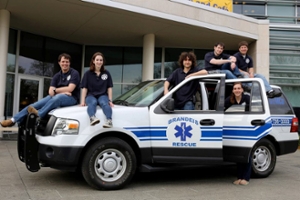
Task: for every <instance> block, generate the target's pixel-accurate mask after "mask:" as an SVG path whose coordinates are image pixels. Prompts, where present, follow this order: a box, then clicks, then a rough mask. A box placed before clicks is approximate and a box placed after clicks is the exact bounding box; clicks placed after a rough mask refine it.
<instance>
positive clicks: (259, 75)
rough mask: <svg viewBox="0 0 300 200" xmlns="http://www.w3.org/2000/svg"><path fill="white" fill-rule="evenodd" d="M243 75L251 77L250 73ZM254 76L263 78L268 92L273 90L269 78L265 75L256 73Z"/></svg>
mask: <svg viewBox="0 0 300 200" xmlns="http://www.w3.org/2000/svg"><path fill="white" fill-rule="evenodd" d="M243 76H244V78H249V76H248V74H243ZM254 78H260V79H261V80H263V82H264V85H265V88H266V91H267V92H268V91H270V90H272V88H271V86H270V84H269V82H268V81H267V79H266V78H265V77H264V76H263V75H261V74H254Z"/></svg>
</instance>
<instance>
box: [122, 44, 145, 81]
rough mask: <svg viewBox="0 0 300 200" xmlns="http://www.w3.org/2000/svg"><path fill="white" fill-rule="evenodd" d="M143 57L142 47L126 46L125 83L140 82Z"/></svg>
mask: <svg viewBox="0 0 300 200" xmlns="http://www.w3.org/2000/svg"><path fill="white" fill-rule="evenodd" d="M142 59H143V50H142V48H140V47H125V48H124V65H123V83H135V84H138V83H140V82H141V81H142Z"/></svg>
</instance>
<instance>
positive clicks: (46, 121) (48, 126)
mask: <svg viewBox="0 0 300 200" xmlns="http://www.w3.org/2000/svg"><path fill="white" fill-rule="evenodd" d="M56 119H57V118H56V117H54V116H49V115H48V116H47V117H45V118H43V119H41V120H40V121H39V122H38V125H37V129H36V134H38V135H42V136H50V135H51V133H52V130H53V127H54V124H55V122H56Z"/></svg>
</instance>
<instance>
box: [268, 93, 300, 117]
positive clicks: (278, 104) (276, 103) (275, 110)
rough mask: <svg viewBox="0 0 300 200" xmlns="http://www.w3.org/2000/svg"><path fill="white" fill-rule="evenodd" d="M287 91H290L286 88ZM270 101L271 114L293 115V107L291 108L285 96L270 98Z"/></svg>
mask: <svg viewBox="0 0 300 200" xmlns="http://www.w3.org/2000/svg"><path fill="white" fill-rule="evenodd" d="M286 91H289V90H288V88H286ZM298 94H299V91H298ZM268 100H269V105H270V111H271V114H273V115H275V114H279V115H280V114H293V111H292V109H291V107H290V106H289V104H288V102H287V100H286V98H285V97H284V96H283V95H281V96H280V97H275V98H268Z"/></svg>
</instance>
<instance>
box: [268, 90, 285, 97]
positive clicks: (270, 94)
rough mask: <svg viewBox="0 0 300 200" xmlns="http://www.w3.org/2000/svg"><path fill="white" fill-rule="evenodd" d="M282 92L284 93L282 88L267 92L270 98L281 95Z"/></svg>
mask: <svg viewBox="0 0 300 200" xmlns="http://www.w3.org/2000/svg"><path fill="white" fill-rule="evenodd" d="M281 94H282V93H281V91H280V90H272V91H269V92H267V96H268V98H274V97H280V96H281Z"/></svg>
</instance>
